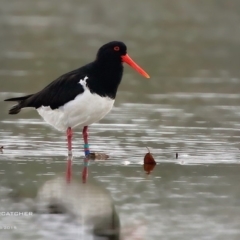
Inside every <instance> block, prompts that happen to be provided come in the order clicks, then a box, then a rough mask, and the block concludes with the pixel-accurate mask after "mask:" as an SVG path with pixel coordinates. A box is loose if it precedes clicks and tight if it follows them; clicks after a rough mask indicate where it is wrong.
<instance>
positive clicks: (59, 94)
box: [5, 68, 87, 114]
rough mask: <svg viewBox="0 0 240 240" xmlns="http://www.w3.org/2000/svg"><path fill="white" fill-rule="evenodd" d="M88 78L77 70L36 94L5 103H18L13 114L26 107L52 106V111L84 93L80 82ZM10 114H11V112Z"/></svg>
mask: <svg viewBox="0 0 240 240" xmlns="http://www.w3.org/2000/svg"><path fill="white" fill-rule="evenodd" d="M86 76H87V74H86V73H85V71H83V69H82V68H80V69H76V70H73V71H71V72H68V73H66V74H64V75H62V76H60V77H59V78H57V79H56V80H54V81H53V82H51V83H50V84H49V85H48V86H46V87H45V88H44V89H42V90H41V91H39V92H37V93H35V94H32V95H28V96H24V97H19V98H10V99H6V100H5V101H17V102H18V105H15V106H14V107H13V108H14V109H13V112H12V114H15V113H18V112H19V111H20V110H21V108H24V107H35V108H39V107H41V106H50V107H51V109H57V108H59V107H61V106H63V105H64V104H65V103H67V102H69V101H71V100H73V99H74V98H75V97H76V96H77V95H79V94H81V93H83V92H84V89H83V86H82V85H81V84H80V83H79V81H80V80H81V79H84V78H85V77H86ZM10 111H11V110H10ZM9 113H10V114H11V112H9Z"/></svg>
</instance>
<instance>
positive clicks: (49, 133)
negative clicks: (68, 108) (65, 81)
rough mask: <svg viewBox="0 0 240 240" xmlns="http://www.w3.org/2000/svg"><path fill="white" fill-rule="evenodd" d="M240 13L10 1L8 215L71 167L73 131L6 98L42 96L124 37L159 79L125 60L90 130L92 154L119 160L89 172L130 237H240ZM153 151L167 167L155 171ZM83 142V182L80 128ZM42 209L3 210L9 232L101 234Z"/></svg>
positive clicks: (209, 4)
mask: <svg viewBox="0 0 240 240" xmlns="http://www.w3.org/2000/svg"><path fill="white" fill-rule="evenodd" d="M239 11H240V2H239V1H237V0H233V1H222V0H212V1H207V0H206V1H196V0H182V1H177V0H172V1H168V0H148V1H143V0H132V1H127V0H122V1H110V0H102V1H93V0H89V1H77V0H69V1H57V0H51V1H49V0H41V1H39V0H35V1H30V0H22V1H17V0H11V1H7V0H2V1H1V8H0V108H1V114H0V146H3V147H4V149H3V153H2V154H1V153H0V201H1V204H0V205H1V206H2V207H1V211H7V210H9V211H10V210H12V209H15V211H16V209H19V211H31V209H32V208H31V207H32V205H33V203H34V201H35V200H34V199H35V198H36V197H37V196H38V194H39V191H40V189H41V187H42V185H44V186H45V185H46V183H47V182H48V181H50V180H51V179H55V178H56V176H58V174H64V172H65V167H66V154H67V151H66V142H65V136H64V135H63V134H62V133H59V132H57V131H55V130H54V129H52V128H51V127H49V126H47V125H46V124H45V123H44V122H43V121H42V119H41V118H40V117H39V116H38V114H37V113H36V112H35V111H32V110H26V111H22V112H21V113H20V114H19V115H16V116H10V115H8V109H9V108H10V106H11V104H10V103H6V102H3V100H4V99H6V98H9V97H14V96H21V95H24V94H30V93H34V92H37V91H39V90H40V89H42V88H43V87H44V86H45V85H47V84H48V83H49V82H51V81H52V80H54V79H55V78H57V77H58V76H60V75H61V74H63V73H65V72H67V71H70V70H73V69H75V68H78V67H80V66H82V65H84V64H86V63H88V62H90V61H92V60H94V58H95V55H96V52H97V50H98V48H99V47H100V46H101V45H103V44H104V43H106V42H109V41H112V40H120V41H123V42H125V43H126V45H127V47H128V53H129V55H130V56H131V57H132V58H133V59H134V60H135V61H136V62H137V63H138V64H139V65H140V66H141V67H142V68H143V69H144V70H146V71H147V72H148V73H149V75H150V76H151V78H150V80H145V79H144V78H143V77H142V76H141V75H139V74H138V73H136V72H135V71H134V70H132V69H131V68H130V67H128V66H125V72H124V77H123V80H122V83H121V85H120V88H119V91H118V96H117V99H116V102H115V108H114V109H113V110H112V111H111V113H110V114H109V115H107V116H106V117H105V119H103V120H101V121H100V122H99V123H97V124H94V125H92V126H90V144H91V148H92V150H93V151H97V152H104V153H106V154H108V155H109V156H110V158H109V159H107V160H105V161H103V160H101V161H97V160H95V161H91V164H90V166H89V177H91V178H92V179H93V180H94V181H95V182H96V183H97V184H99V185H100V186H101V187H99V189H103V191H105V190H107V192H108V193H107V195H106V196H108V199H113V202H112V204H113V205H114V206H115V208H116V211H117V213H118V215H119V219H120V222H121V236H122V239H151V240H155V239H164V240H165V239H167V240H171V239H172V240H173V239H179V240H180V239H183V240H185V239H189V240H190V239H211V240H212V239H218V240H219V239H220V240H221V239H224V240H225V239H231V240H235V239H236V240H237V239H239V238H240V208H239V206H240V200H239V199H240V190H239V181H240V175H239V170H240V167H239V161H240V156H239V147H240V94H239V92H240V78H239V77H240V71H239V60H240V59H239V56H240V44H239V40H240V15H239ZM146 146H148V147H149V148H150V149H151V152H152V153H153V155H154V158H155V160H156V162H157V166H156V167H155V168H154V170H153V171H152V173H151V174H150V175H148V174H146V173H145V172H144V169H143V166H142V163H143V157H144V155H145V153H146V152H147V149H146ZM73 147H74V149H73V154H74V161H73V173H74V174H75V176H76V177H77V178H79V180H81V171H82V167H83V149H82V147H83V141H82V138H81V129H77V130H76V131H75V134H74V144H73ZM176 152H178V154H179V157H178V159H176V158H175V155H176ZM76 184H79V189H81V188H82V182H81V181H78V183H76ZM87 184H88V182H87V183H86V186H87ZM84 186H85V185H84ZM94 189H96V188H94ZM99 191H100V190H99ZM70 196H72V198H71V197H69V199H68V201H69V203H70V204H79V205H74V207H76V208H80V207H83V206H85V205H81V204H83V203H81V194H78V195H77V194H76V195H74V194H72V195H70ZM90 198H91V197H90ZM46 199H47V198H46ZM46 199H45V198H43V199H42V200H41V201H43V202H44V201H48V200H46ZM74 199H75V200H76V199H79V201H78V202H77V203H76V201H75V202H74V203H73V201H74ZM109 201H110V200H109ZM87 202H88V201H87ZM90 202H91V201H89V204H90ZM109 204H110V203H109ZM81 214H82V212H76V215H77V217H78V218H79V219H84V217H86V216H85V215H84V217H83V216H82V215H81ZM60 215H61V214H60ZM38 216H39V215H38V214H34V216H33V217H34V218H36V219H37V220H36V219H35V220H33V219H32V218H31V217H4V216H2V215H1V216H0V238H1V239H33V238H34V239H41V240H42V239H92V238H91V236H88V238H87V236H86V235H84V237H83V231H82V229H81V230H79V225H78V224H76V222H74V223H72V222H71V221H70V220H69V219H68V220H64V221H63V219H62V217H61V216H59V215H57V216H56V217H54V221H53V218H52V217H51V216H50V215H48V214H46V215H44V217H42V215H41V217H38ZM70 219H71V218H70ZM36 221H37V222H36ZM53 222H54V223H55V224H53ZM66 222H67V223H66ZM81 223H82V224H83V221H82V222H81ZM83 225H84V224H83ZM3 226H15V229H1V228H3ZM63 232H64V234H63Z"/></svg>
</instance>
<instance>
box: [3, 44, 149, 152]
mask: <svg viewBox="0 0 240 240" xmlns="http://www.w3.org/2000/svg"><path fill="white" fill-rule="evenodd" d="M124 62H125V63H127V64H129V65H130V66H131V67H132V68H134V69H135V70H136V71H138V72H139V73H140V74H142V75H143V76H144V77H146V78H149V75H148V74H147V73H146V72H145V71H144V70H143V69H142V68H140V67H139V66H138V65H137V64H136V63H135V62H134V61H133V60H132V59H131V58H130V57H129V55H128V54H127V47H126V45H125V44H124V43H123V42H119V41H113V42H109V43H107V44H105V45H103V46H102V47H101V48H100V49H99V50H98V53H97V56H96V59H95V60H94V61H93V62H91V63H89V64H87V65H85V66H83V67H80V68H78V69H76V70H73V71H71V72H68V73H65V74H63V75H62V76H60V77H59V78H57V79H56V80H54V81H53V82H51V83H50V84H49V85H47V86H46V87H45V88H44V89H42V90H41V91H39V92H37V93H35V94H30V95H27V96H23V97H17V98H9V99H6V100H5V101H16V102H18V104H17V105H14V106H13V107H12V108H11V109H10V110H9V114H17V113H19V112H20V111H21V109H22V108H28V107H33V108H35V109H36V110H37V111H38V113H39V114H40V115H41V116H42V118H43V119H44V120H45V121H46V122H47V123H48V124H50V125H52V126H53V127H54V128H56V129H57V130H60V131H66V135H67V141H68V154H69V155H72V135H73V132H72V128H75V127H77V126H78V127H82V128H83V130H82V134H83V140H84V152H85V155H86V156H88V155H89V154H90V151H89V145H88V126H89V125H90V124H92V123H95V122H97V121H99V120H100V119H102V118H103V117H104V116H105V115H106V114H107V113H108V112H109V111H110V110H111V109H112V107H113V104H114V101H115V98H116V94H117V90H118V86H119V84H120V82H121V79H122V74H123V63H124Z"/></svg>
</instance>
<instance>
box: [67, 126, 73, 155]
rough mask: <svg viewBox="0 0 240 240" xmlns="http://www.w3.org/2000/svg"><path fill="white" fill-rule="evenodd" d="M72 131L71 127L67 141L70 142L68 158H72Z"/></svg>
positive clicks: (68, 130)
mask: <svg viewBox="0 0 240 240" xmlns="http://www.w3.org/2000/svg"><path fill="white" fill-rule="evenodd" d="M72 136H73V133H72V129H71V128H70V127H69V128H68V129H67V141H68V156H72Z"/></svg>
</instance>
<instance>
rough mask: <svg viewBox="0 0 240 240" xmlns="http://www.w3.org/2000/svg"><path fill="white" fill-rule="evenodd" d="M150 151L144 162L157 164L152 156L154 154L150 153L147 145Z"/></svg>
mask: <svg viewBox="0 0 240 240" xmlns="http://www.w3.org/2000/svg"><path fill="white" fill-rule="evenodd" d="M147 150H148V153H147V154H146V155H145V157H144V164H153V165H156V162H155V160H154V158H153V156H152V154H151V153H150V150H149V148H148V147H147Z"/></svg>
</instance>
